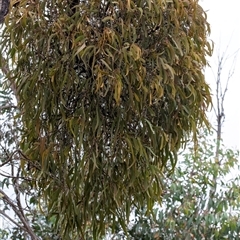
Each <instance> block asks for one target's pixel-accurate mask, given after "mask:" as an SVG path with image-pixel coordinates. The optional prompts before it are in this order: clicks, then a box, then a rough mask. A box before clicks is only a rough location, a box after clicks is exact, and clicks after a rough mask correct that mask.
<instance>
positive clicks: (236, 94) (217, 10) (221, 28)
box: [199, 0, 240, 149]
mask: <svg viewBox="0 0 240 240" xmlns="http://www.w3.org/2000/svg"><path fill="white" fill-rule="evenodd" d="M199 3H200V4H201V5H202V7H203V9H204V10H205V11H207V15H208V21H209V23H210V24H211V36H210V39H211V40H213V42H214V43H215V49H214V54H213V57H212V58H211V59H209V62H210V65H211V66H212V69H207V70H206V80H207V81H208V82H209V83H210V86H211V88H212V90H213V93H214V87H215V84H214V75H213V73H214V74H216V72H217V58H218V54H220V55H221V54H222V53H223V52H226V56H231V55H232V54H233V53H234V52H236V51H237V50H239V49H240V27H239V26H240V14H239V0H228V1H224V0H200V1H199ZM227 46H228V47H227ZM233 60H234V59H233V57H230V58H229V59H228V61H227V62H226V64H225V66H224V70H223V78H222V80H223V83H224V81H226V79H227V75H228V72H229V70H230V67H231V66H232V63H233ZM239 103H240V50H239V53H238V55H237V61H236V65H235V73H234V75H233V77H232V78H231V80H230V82H229V85H228V91H227V93H226V100H225V116H226V119H225V123H224V126H223V140H224V144H225V145H226V146H227V147H234V148H238V149H240V104H239ZM210 120H211V121H212V123H214V120H215V118H214V116H213V114H211V115H210Z"/></svg>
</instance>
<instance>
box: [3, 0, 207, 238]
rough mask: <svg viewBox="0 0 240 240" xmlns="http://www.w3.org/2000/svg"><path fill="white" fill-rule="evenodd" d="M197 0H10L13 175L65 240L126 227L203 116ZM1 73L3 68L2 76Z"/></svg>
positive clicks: (203, 47)
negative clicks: (15, 125)
mask: <svg viewBox="0 0 240 240" xmlns="http://www.w3.org/2000/svg"><path fill="white" fill-rule="evenodd" d="M208 33H209V24H208V23H207V21H206V14H205V12H204V11H203V9H202V8H201V7H200V6H199V4H198V1H196V0H189V1H178V0H173V1H164V0H163V1H130V0H127V1H98V0H94V1H79V2H78V1H62V0H61V1H58V0H48V1H47V0H43V1H34V2H33V1H27V0H22V1H16V2H14V3H12V6H11V8H10V13H9V15H8V16H7V18H6V28H5V29H4V31H3V37H2V39H1V52H2V57H1V68H2V69H3V70H4V69H6V66H8V63H10V64H11V66H10V67H9V66H8V68H7V69H8V71H7V73H6V82H7V83H8V84H9V86H10V87H11V89H12V90H14V91H15V94H16V97H17V100H18V108H19V118H20V119H21V121H22V125H21V126H22V129H21V132H20V133H21V140H20V143H19V144H20V148H21V155H20V158H21V174H22V175H23V176H25V177H26V176H28V177H30V178H31V180H32V182H31V184H29V185H30V186H31V187H32V188H33V189H36V191H37V192H38V197H39V198H40V199H41V201H44V202H46V204H47V206H48V211H49V216H55V217H56V229H57V230H59V231H60V233H61V235H63V236H64V239H72V238H73V236H75V235H73V234H77V235H79V236H80V235H81V236H82V237H83V236H84V229H85V228H86V227H91V229H92V230H93V234H94V238H96V236H97V234H98V233H101V234H104V232H105V228H106V226H108V224H109V223H111V225H112V226H113V228H114V225H115V224H117V223H120V224H121V225H122V227H123V229H125V227H126V223H127V222H128V218H129V215H130V210H131V206H133V205H136V206H138V207H141V206H142V205H144V204H145V203H146V202H147V210H148V211H150V210H151V209H152V206H153V205H154V203H155V202H156V201H160V200H161V198H160V196H161V191H162V186H161V181H162V176H163V175H162V174H163V172H171V171H172V170H173V168H174V167H175V164H176V154H177V150H178V149H179V148H180V147H182V145H183V143H185V142H186V141H188V138H189V136H190V134H191V133H193V137H194V140H196V132H197V127H198V126H199V125H201V124H203V123H207V120H206V115H205V111H206V109H207V107H208V105H209V103H210V92H209V87H208V85H207V83H206V82H205V79H204V76H203V73H202V70H203V67H204V66H205V65H206V64H207V62H206V59H205V57H206V55H208V54H211V46H210V44H209V42H208V41H207V34H208ZM5 72H6V71H5Z"/></svg>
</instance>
